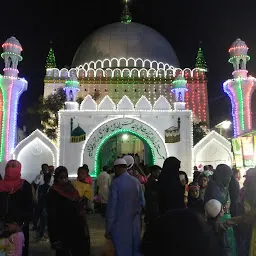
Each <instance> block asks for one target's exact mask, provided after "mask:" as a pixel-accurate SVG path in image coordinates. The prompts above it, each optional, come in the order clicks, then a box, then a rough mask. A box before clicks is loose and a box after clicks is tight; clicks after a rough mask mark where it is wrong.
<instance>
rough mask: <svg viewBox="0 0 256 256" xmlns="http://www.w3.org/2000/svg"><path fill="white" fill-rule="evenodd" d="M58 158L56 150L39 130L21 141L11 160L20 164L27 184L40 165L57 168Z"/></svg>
mask: <svg viewBox="0 0 256 256" xmlns="http://www.w3.org/2000/svg"><path fill="white" fill-rule="evenodd" d="M58 157H59V154H58V148H57V147H56V146H55V145H54V144H53V143H52V142H51V141H50V140H49V139H48V138H47V137H46V135H44V134H43V133H42V132H41V131H39V130H35V131H34V132H32V133H31V134H30V135H29V136H28V137H27V138H25V139H24V140H23V141H21V142H20V143H19V144H18V145H17V147H16V148H15V150H14V153H13V159H17V160H18V161H20V162H21V164H22V177H24V178H25V179H27V180H28V181H29V182H31V181H32V180H33V179H34V178H35V176H36V175H37V174H38V168H40V165H42V164H44V163H47V164H48V165H53V166H57V165H58V162H59V159H58Z"/></svg>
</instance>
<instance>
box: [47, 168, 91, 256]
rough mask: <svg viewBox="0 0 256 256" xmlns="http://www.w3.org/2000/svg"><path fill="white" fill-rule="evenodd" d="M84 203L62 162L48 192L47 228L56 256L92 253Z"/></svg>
mask: <svg viewBox="0 0 256 256" xmlns="http://www.w3.org/2000/svg"><path fill="white" fill-rule="evenodd" d="M85 203H86V202H85V200H84V199H83V198H81V197H80V196H79V194H78V192H77V190H76V189H75V188H74V187H73V185H72V184H71V182H70V181H69V180H68V171H67V169H66V167H64V166H59V167H58V168H57V169H56V170H55V175H54V184H53V186H52V188H51V189H50V191H49V192H48V195H47V214H48V216H47V218H48V232H49V238H50V242H51V247H52V248H53V249H54V250H56V256H66V255H67V256H80V255H84V256H87V255H89V254H90V248H89V247H90V242H89V230H88V226H87V224H86V218H85Z"/></svg>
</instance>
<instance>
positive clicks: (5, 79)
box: [0, 37, 28, 162]
mask: <svg viewBox="0 0 256 256" xmlns="http://www.w3.org/2000/svg"><path fill="white" fill-rule="evenodd" d="M2 47H3V53H2V54H1V57H2V58H3V59H4V63H5V67H4V69H3V71H4V76H0V87H1V92H0V128H1V130H0V131H1V138H0V141H1V142H0V162H2V161H3V160H6V161H8V160H9V159H11V158H12V153H13V151H14V148H15V146H16V133H17V111H18V102H19V98H20V95H21V94H22V93H23V92H24V91H26V90H27V85H28V84H27V81H26V80H25V79H24V78H19V77H18V74H19V70H18V63H19V61H21V60H22V57H21V51H22V47H21V45H20V43H19V41H18V40H17V39H16V38H15V37H11V38H9V39H7V41H6V42H5V43H4V44H3V45H2Z"/></svg>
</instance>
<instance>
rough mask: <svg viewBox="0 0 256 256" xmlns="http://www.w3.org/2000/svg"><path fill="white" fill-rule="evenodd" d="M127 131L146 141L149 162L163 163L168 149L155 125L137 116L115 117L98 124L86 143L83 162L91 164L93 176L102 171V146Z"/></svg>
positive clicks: (146, 154)
mask: <svg viewBox="0 0 256 256" xmlns="http://www.w3.org/2000/svg"><path fill="white" fill-rule="evenodd" d="M125 133H127V134H131V135H134V136H136V137H137V138H139V139H140V140H141V141H142V142H143V143H144V145H145V150H147V151H148V152H147V153H145V158H147V163H148V164H151V165H152V164H157V165H160V166H161V165H162V164H163V162H164V160H165V158H166V157H167V150H166V146H165V143H164V140H163V138H162V137H161V135H160V134H159V133H158V131H157V130H156V129H155V128H154V127H152V126H151V125H149V124H147V123H145V122H143V121H141V120H139V119H137V118H132V117H123V118H115V119H110V120H107V121H106V122H104V123H102V124H101V125H99V126H97V127H96V128H95V129H94V130H93V131H92V132H91V133H90V134H89V136H88V139H87V140H86V142H85V144H84V147H83V150H82V154H83V156H82V163H81V164H87V165H88V166H89V169H90V174H91V176H93V177H97V176H98V174H99V172H100V171H101V160H102V159H101V157H102V156H101V153H102V152H101V150H102V147H103V146H104V145H105V144H106V143H107V141H109V140H111V138H113V137H114V136H116V135H118V134H125Z"/></svg>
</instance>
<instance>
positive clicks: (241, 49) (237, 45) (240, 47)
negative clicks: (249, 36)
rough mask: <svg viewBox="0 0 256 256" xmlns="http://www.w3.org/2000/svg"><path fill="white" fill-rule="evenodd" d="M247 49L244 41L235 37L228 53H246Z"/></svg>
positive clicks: (232, 54)
mask: <svg viewBox="0 0 256 256" xmlns="http://www.w3.org/2000/svg"><path fill="white" fill-rule="evenodd" d="M248 49H249V48H248V47H247V45H246V43H245V42H244V41H243V40H241V39H240V38H237V39H236V41H235V42H233V44H232V45H231V47H230V49H229V53H230V55H231V56H237V55H247V52H248Z"/></svg>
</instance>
